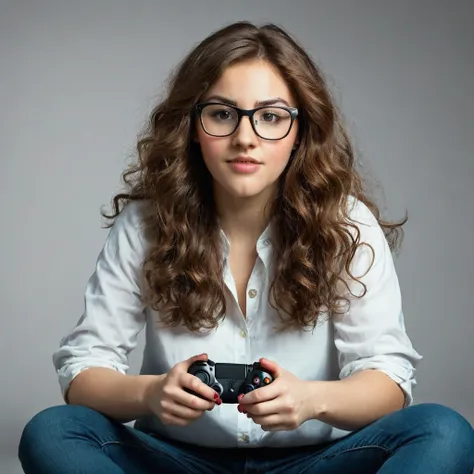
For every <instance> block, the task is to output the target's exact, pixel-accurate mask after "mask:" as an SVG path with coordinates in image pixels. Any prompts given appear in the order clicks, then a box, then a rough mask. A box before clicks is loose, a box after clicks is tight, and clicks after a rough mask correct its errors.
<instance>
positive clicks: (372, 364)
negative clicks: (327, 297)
mask: <svg viewBox="0 0 474 474" xmlns="http://www.w3.org/2000/svg"><path fill="white" fill-rule="evenodd" d="M351 218H352V219H354V220H355V221H357V222H356V225H357V227H358V229H359V230H360V233H361V236H360V240H361V242H364V243H366V244H369V245H370V246H371V247H372V248H370V247H369V246H368V245H362V246H361V247H359V248H358V250H357V252H356V255H355V258H354V261H353V264H352V265H351V271H352V274H353V275H354V276H356V277H359V279H360V280H361V281H362V282H363V283H364V284H365V285H366V293H365V295H364V296H362V297H361V298H352V297H351V299H350V308H349V310H348V311H347V312H346V313H345V314H343V315H341V316H337V317H335V319H334V328H335V345H336V348H337V350H338V357H339V367H340V378H341V379H343V378H345V377H348V376H350V375H352V374H354V373H356V372H360V371H362V370H367V369H376V370H379V371H381V372H383V373H385V374H386V375H388V376H389V377H390V378H391V379H392V380H394V381H395V382H396V383H397V384H398V385H399V386H400V388H401V389H402V390H403V392H404V393H405V406H408V405H410V404H411V403H412V402H413V395H412V390H413V387H414V386H415V385H416V378H415V372H416V366H417V363H418V362H419V361H420V360H421V358H422V357H421V356H420V354H418V352H417V351H416V350H415V349H414V348H413V346H412V343H411V341H410V339H409V337H408V336H407V333H406V330H405V322H404V316H403V311H402V299H401V292H400V286H399V282H398V277H397V274H396V271H395V266H394V262H393V258H392V254H391V252H390V249H389V246H388V243H387V240H386V238H385V235H384V233H383V231H382V229H381V227H380V226H379V224H378V222H377V220H376V219H375V216H374V215H373V214H372V212H371V211H370V210H369V209H368V207H367V206H365V204H363V203H361V202H360V201H355V202H354V204H353V206H352V211H351ZM372 249H373V251H372ZM350 288H351V291H352V293H354V294H356V295H361V294H362V292H363V287H362V285H360V284H357V283H354V282H350Z"/></svg>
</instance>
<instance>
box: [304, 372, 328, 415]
mask: <svg viewBox="0 0 474 474" xmlns="http://www.w3.org/2000/svg"><path fill="white" fill-rule="evenodd" d="M327 384H328V382H324V381H321V380H315V381H311V382H308V392H309V398H308V406H309V408H308V411H309V413H310V419H313V420H320V419H321V418H323V417H324V416H325V415H326V414H327V412H328V405H327V397H326V387H327Z"/></svg>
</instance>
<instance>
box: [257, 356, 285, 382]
mask: <svg viewBox="0 0 474 474" xmlns="http://www.w3.org/2000/svg"><path fill="white" fill-rule="evenodd" d="M259 362H260V364H261V366H262V367H263V368H264V369H265V370H266V371H268V372H269V373H270V374H271V375H272V376H273V377H274V378H277V377H280V375H281V371H282V369H281V368H280V366H279V365H278V364H277V363H276V362H273V361H271V360H269V359H265V357H261V358H260V360H259Z"/></svg>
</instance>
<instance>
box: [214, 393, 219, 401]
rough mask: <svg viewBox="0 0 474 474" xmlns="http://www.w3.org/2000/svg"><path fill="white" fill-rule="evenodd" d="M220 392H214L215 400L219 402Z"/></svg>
mask: <svg viewBox="0 0 474 474" xmlns="http://www.w3.org/2000/svg"><path fill="white" fill-rule="evenodd" d="M219 398H220V397H219V394H218V393H217V392H215V393H214V400H215V401H216V402H217V400H219Z"/></svg>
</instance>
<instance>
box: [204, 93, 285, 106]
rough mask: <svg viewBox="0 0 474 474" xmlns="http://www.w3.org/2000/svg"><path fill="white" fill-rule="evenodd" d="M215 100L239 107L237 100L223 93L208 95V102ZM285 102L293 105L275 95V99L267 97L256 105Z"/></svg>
mask: <svg viewBox="0 0 474 474" xmlns="http://www.w3.org/2000/svg"><path fill="white" fill-rule="evenodd" d="M213 100H217V101H219V102H222V103H224V104H229V105H233V106H235V107H237V102H236V101H235V100H231V99H228V98H227V97H223V96H221V95H212V96H211V97H208V98H207V99H206V102H211V101H213ZM279 103H282V104H285V105H287V106H288V107H291V105H290V104H289V103H288V102H287V101H286V100H285V99H282V98H281V97H275V98H274V99H267V100H260V101H258V102H255V107H262V106H266V105H275V104H279Z"/></svg>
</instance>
